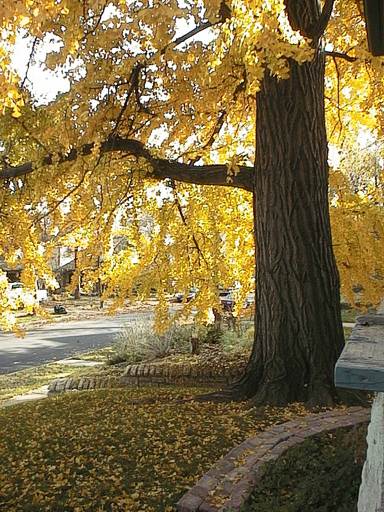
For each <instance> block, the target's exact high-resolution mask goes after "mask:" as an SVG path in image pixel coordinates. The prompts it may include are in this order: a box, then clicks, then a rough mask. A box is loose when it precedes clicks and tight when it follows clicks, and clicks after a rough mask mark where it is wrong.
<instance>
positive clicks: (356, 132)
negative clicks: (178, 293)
mask: <svg viewBox="0 0 384 512" xmlns="http://www.w3.org/2000/svg"><path fill="white" fill-rule="evenodd" d="M0 26H1V29H2V34H3V41H2V43H1V45H0V108H1V112H2V122H1V126H0V139H1V147H0V149H1V153H2V158H3V162H4V164H3V171H0V175H1V177H2V179H3V183H4V186H3V187H2V189H1V191H0V201H1V203H0V204H1V224H0V254H2V255H3V256H4V257H5V258H6V259H7V260H8V261H9V262H12V261H16V260H17V261H19V260H20V261H22V263H23V264H24V268H25V272H24V274H25V279H26V280H27V281H28V283H29V284H32V283H33V281H34V279H36V277H43V278H45V279H47V280H49V281H52V272H51V271H50V268H49V264H48V262H49V258H50V256H51V254H52V251H53V250H54V247H55V246H58V245H61V246H68V247H77V248H78V249H79V261H78V264H79V267H78V268H79V269H80V270H84V282H89V284H90V285H91V283H92V282H95V281H97V280H101V282H102V283H104V284H105V287H106V288H105V294H106V295H108V294H109V293H110V294H114V295H116V294H117V295H118V296H119V297H120V298H121V299H123V298H124V297H126V295H127V294H129V293H130V291H131V290H132V288H133V287H135V286H138V285H140V291H141V292H142V293H145V292H146V291H148V290H149V289H150V288H156V289H157V290H158V292H159V294H160V297H163V296H164V293H165V292H170V291H172V290H187V289H188V288H189V287H191V286H196V287H198V288H199V290H200V293H199V295H198V296H197V299H196V304H197V305H198V306H199V309H200V311H201V315H202V317H204V316H205V315H206V312H207V310H208V307H209V306H212V305H215V303H217V293H216V289H217V286H219V285H223V286H230V285H233V283H234V282H236V281H238V282H240V283H241V284H242V286H243V288H242V292H241V293H242V294H243V295H244V294H246V293H247V292H248V291H249V290H250V289H251V287H252V286H253V275H254V265H253V242H254V240H253V224H252V223H253V216H252V204H251V201H252V198H251V194H250V193H249V192H248V191H247V190H251V188H252V187H251V176H252V163H253V161H254V158H255V147H254V125H255V95H256V94H257V91H258V88H259V85H260V81H261V80H262V77H263V75H264V73H265V72H266V70H268V72H270V73H272V74H274V75H276V76H278V77H280V78H281V79H286V78H287V76H288V73H289V66H288V64H289V59H295V60H296V61H298V62H299V63H302V62H305V61H308V60H310V59H311V58H312V55H313V49H312V47H311V40H310V39H309V38H308V37H307V36H306V35H305V34H300V33H299V32H298V31H296V30H295V27H294V23H293V22H292V20H289V19H288V16H287V14H286V11H285V2H284V1H283V0H269V1H268V2H265V1H261V0H231V1H227V2H225V3H224V2H221V1H218V0H215V1H211V2H205V1H204V0H201V1H199V2H195V1H192V0H186V1H185V2H180V1H178V0H165V1H164V0H163V1H158V0H142V1H140V2H139V1H136V0H131V1H125V0H114V1H111V2H108V3H106V2H104V1H101V0H90V1H88V2H78V1H75V0H62V1H61V2H56V1H53V0H45V1H42V0H19V1H18V2H16V3H13V4H10V5H6V3H4V5H2V6H1V7H0ZM21 40H24V48H25V47H27V48H28V49H29V51H30V58H29V61H28V64H27V66H26V67H25V68H24V70H23V72H19V75H18V74H17V72H16V71H15V65H14V64H13V63H12V62H13V61H12V59H13V51H14V48H15V47H16V46H17V45H20V44H23V43H21ZM324 47H325V49H326V50H325V51H326V53H328V65H327V75H326V80H325V87H326V98H327V103H326V115H327V123H328V134H329V141H330V143H331V144H332V145H334V146H335V147H338V148H342V147H355V148H356V147H357V146H356V145H357V142H356V140H357V137H359V136H361V134H362V133H368V131H369V133H370V137H371V139H373V140H375V141H380V140H381V138H382V136H383V127H384V121H383V112H384V109H383V104H382V102H383V98H384V90H383V86H384V80H383V65H384V61H383V59H381V58H378V57H372V56H370V54H369V53H368V50H367V45H366V41H365V26H364V21H363V16H362V12H361V11H360V2H355V3H352V4H351V2H348V1H347V0H339V1H337V2H336V4H335V8H334V11H333V15H332V17H331V20H330V23H329V25H328V28H327V32H326V37H325V41H324ZM35 61H37V63H36V62H35ZM36 66H40V67H41V68H40V69H41V73H42V74H44V73H46V72H47V71H46V70H47V69H50V70H53V71H54V72H55V73H59V74H60V76H61V77H63V80H66V83H67V84H68V85H69V87H68V89H69V90H68V92H66V93H63V94H60V95H57V97H56V99H55V100H54V101H51V102H50V103H48V104H46V103H44V101H43V99H42V98H41V97H40V95H39V86H38V84H36V83H33V80H32V82H31V81H30V80H29V74H30V72H31V70H32V69H34V68H36ZM364 130H365V132H364ZM122 140H123V141H129V142H128V143H124V144H123V143H122V142H121V141H122ZM132 141H134V142H132ZM256 151H257V148H256ZM377 157H378V162H379V167H380V169H382V161H381V160H380V158H381V155H380V152H379V150H377ZM360 161H361V158H360V155H357V156H356V158H355V159H354V160H353V161H351V167H350V168H348V169H345V167H342V168H341V169H340V170H337V171H336V172H335V173H334V176H333V177H332V184H331V192H332V193H331V213H332V220H333V230H334V246H335V251H336V256H337V259H338V262H339V268H340V271H341V275H342V284H343V294H344V295H345V297H347V298H348V299H350V300H352V299H353V294H352V292H351V290H352V286H353V285H356V284H361V285H363V286H364V292H365V294H366V297H365V302H377V300H378V298H379V297H380V295H382V291H383V286H382V282H383V281H382V276H383V267H384V262H383V258H384V250H383V229H382V215H383V214H382V211H383V210H382V205H383V181H382V172H381V174H380V173H379V172H377V173H376V175H375V176H376V177H375V179H376V181H372V176H371V175H370V174H369V171H370V167H369V165H370V164H369V163H368V164H367V165H368V167H367V166H365V167H364V166H363V168H361V165H360V164H359V162H360ZM25 162H30V164H28V166H27V167H25V168H23V167H19V168H18V167H17V166H19V165H21V166H22V165H23V164H24V163H25ZM170 162H171V163H170ZM47 164H49V165H47ZM183 164H185V167H183ZM213 164H221V165H222V166H221V167H217V168H213V167H210V168H209V172H208V171H207V172H205V171H206V170H207V169H208V168H207V169H203V168H202V167H199V166H201V165H209V166H211V165H213ZM243 166H247V169H244V167H243ZM359 166H360V167H359ZM14 168H17V169H18V171H17V172H16V171H14ZM23 169H24V170H23ZM192 171H193V172H192ZM191 173H192V174H191ZM210 173H211V174H210ZM245 173H248V176H249V179H248V186H245V185H244V183H245V181H244V179H243V178H242V176H245ZM357 174H359V175H361V176H362V182H361V184H360V187H359V188H358V190H356V187H355V186H354V181H353V180H354V178H353V177H354V176H355V175H357ZM351 176H352V179H351ZM162 178H166V181H165V182H163V184H162V185H160V186H159V185H158V181H159V180H160V179H162ZM242 180H243V181H242ZM179 181H184V182H187V183H189V184H185V183H184V184H180V183H178V182H179ZM193 182H195V183H196V184H195V185H193V184H191V183H193ZM206 184H220V185H228V187H206V186H203V185H206ZM236 187H240V188H238V189H236ZM242 189H246V190H245V191H244V190H242ZM116 236H123V237H125V239H126V240H127V242H128V244H127V246H126V247H125V248H124V250H123V251H121V252H118V253H116V252H115V253H113V251H112V247H113V237H116ZM95 262H97V264H96V263H95ZM1 296H2V297H4V299H3V301H2V302H0V314H1V315H3V316H2V323H3V325H9V315H8V312H9V304H8V302H7V300H6V297H5V295H4V293H2V294H1ZM166 316H167V315H166V311H165V308H164V306H160V308H159V316H158V320H159V323H166V322H167V318H166Z"/></svg>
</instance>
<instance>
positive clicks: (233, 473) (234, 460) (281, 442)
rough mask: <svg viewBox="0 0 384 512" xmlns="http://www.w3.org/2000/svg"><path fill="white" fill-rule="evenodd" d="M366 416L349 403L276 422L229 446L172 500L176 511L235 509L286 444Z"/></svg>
mask: <svg viewBox="0 0 384 512" xmlns="http://www.w3.org/2000/svg"><path fill="white" fill-rule="evenodd" d="M369 419H370V409H368V408H363V407H350V408H348V409H344V410H336V411H328V412H325V413H318V414H309V415H307V416H304V417H302V418H298V419H297V420H294V421H288V422H286V423H282V424H281V425H276V426H273V427H271V428H269V429H268V430H266V431H264V432H262V433H261V434H259V435H257V436H256V437H253V438H250V439H247V440H246V441H244V442H243V443H241V444H240V445H238V446H237V447H235V448H233V449H232V450H231V451H230V452H229V453H228V454H227V455H226V456H225V457H223V458H221V459H220V460H219V461H218V462H216V464H215V465H214V466H213V467H212V468H211V469H210V470H209V471H208V472H207V473H206V474H205V475H204V476H203V477H202V478H201V479H200V480H199V481H198V482H197V484H196V485H195V486H194V487H192V488H191V489H190V490H189V491H188V492H187V493H186V494H184V496H183V497H182V498H181V499H180V500H179V501H178V503H177V504H176V509H177V511H178V512H225V511H228V512H229V511H233V512H235V511H239V509H240V507H241V506H242V505H244V503H245V501H246V500H247V499H248V498H249V496H250V495H251V493H252V491H253V489H254V487H255V486H256V484H257V483H258V481H259V480H260V479H261V477H262V475H263V473H264V470H265V465H266V463H267V462H270V461H273V460H275V459H277V458H278V457H279V456H280V455H282V454H283V453H284V452H285V451H286V450H288V448H291V447H293V446H295V445H297V444H300V443H302V442H303V441H304V440H305V439H307V438H308V437H311V436H314V435H316V434H320V433H322V432H331V431H332V430H336V429H338V428H341V427H353V426H355V425H359V424H361V423H365V422H368V421H369Z"/></svg>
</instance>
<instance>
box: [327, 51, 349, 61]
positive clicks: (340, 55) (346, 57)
mask: <svg viewBox="0 0 384 512" xmlns="http://www.w3.org/2000/svg"><path fill="white" fill-rule="evenodd" d="M324 55H326V56H327V57H333V58H338V59H344V60H347V61H348V62H356V61H357V57H352V56H351V55H348V54H347V53H341V52H334V51H329V50H325V52H324Z"/></svg>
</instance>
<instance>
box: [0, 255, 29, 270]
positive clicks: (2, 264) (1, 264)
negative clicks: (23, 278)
mask: <svg viewBox="0 0 384 512" xmlns="http://www.w3.org/2000/svg"><path fill="white" fill-rule="evenodd" d="M23 268H24V267H23V265H21V264H20V263H19V264H16V265H12V266H10V265H9V264H8V263H7V262H6V261H5V259H4V258H3V256H0V270H2V271H3V272H11V271H13V272H15V271H20V270H23Z"/></svg>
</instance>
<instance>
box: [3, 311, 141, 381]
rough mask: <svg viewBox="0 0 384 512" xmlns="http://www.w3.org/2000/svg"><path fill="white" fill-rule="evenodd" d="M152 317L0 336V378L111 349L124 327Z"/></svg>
mask: <svg viewBox="0 0 384 512" xmlns="http://www.w3.org/2000/svg"><path fill="white" fill-rule="evenodd" d="M150 317H151V313H148V312H140V313H139V312H134V313H127V314H124V315H118V316H115V317H105V318H101V319H90V320H81V321H71V322H60V323H55V324H48V325H45V326H43V327H40V328H35V329H31V330H29V331H28V332H27V333H26V335H25V337H24V338H18V337H17V336H15V335H14V334H3V333H0V374H2V373H10V372H15V371H18V370H22V369H23V368H29V367H31V366H38V365H40V364H43V363H47V362H49V361H55V360H58V359H64V358H66V357H69V356H72V355H73V354H74V353H76V352H87V351H88V350H92V349H94V348H100V347H104V346H107V345H110V344H111V343H112V342H113V340H114V336H115V333H116V332H117V331H118V329H119V328H120V327H121V326H122V325H123V324H124V323H129V322H132V321H135V320H149V319H150Z"/></svg>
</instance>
